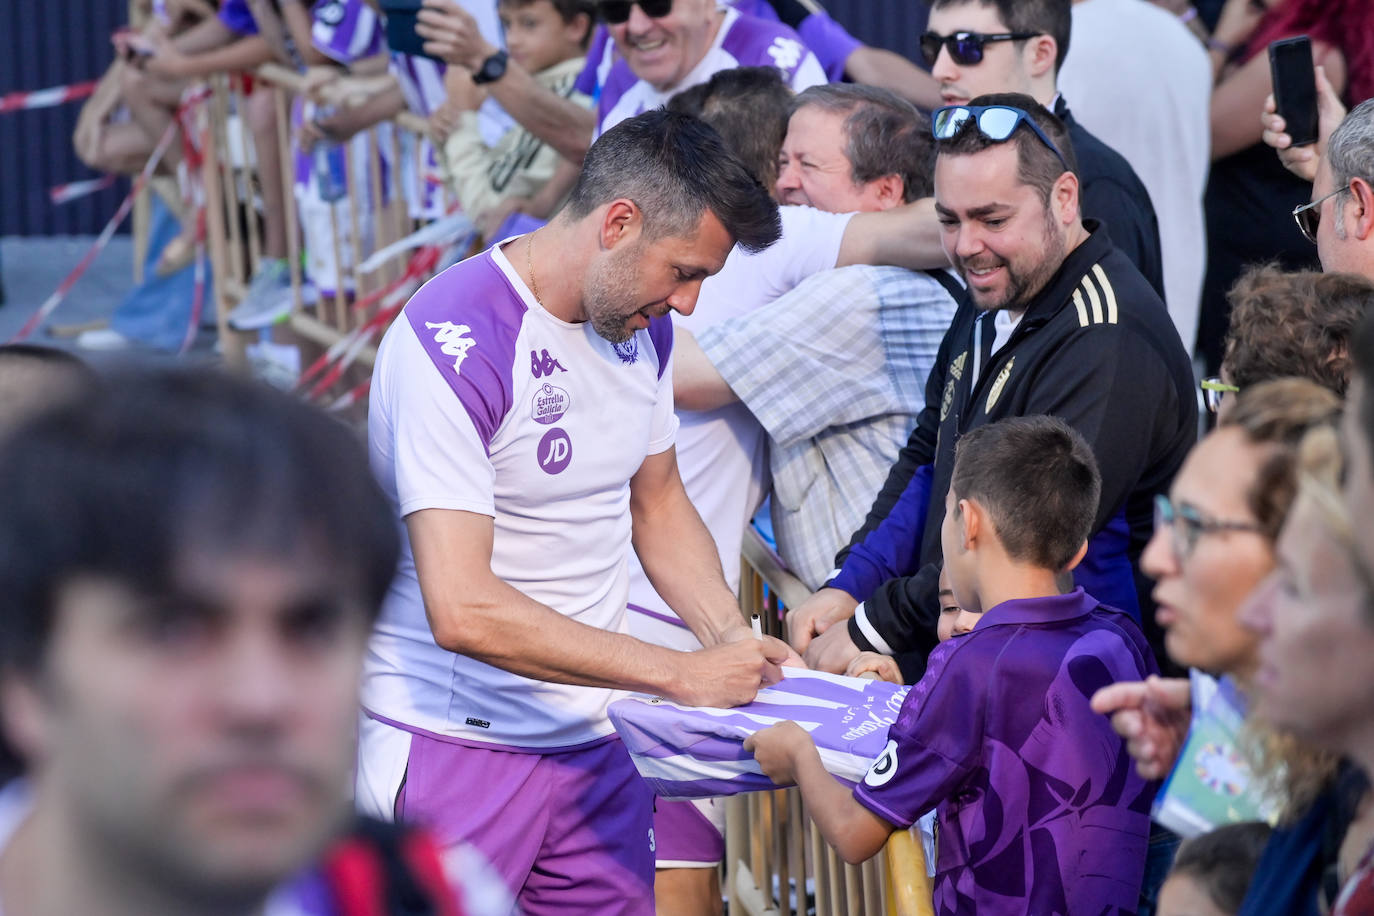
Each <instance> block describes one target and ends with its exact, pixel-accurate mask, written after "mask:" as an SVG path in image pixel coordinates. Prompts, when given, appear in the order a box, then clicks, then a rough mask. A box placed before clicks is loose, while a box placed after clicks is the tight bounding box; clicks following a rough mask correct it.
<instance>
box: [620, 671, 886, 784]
mask: <svg viewBox="0 0 1374 916" xmlns="http://www.w3.org/2000/svg"><path fill="white" fill-rule="evenodd" d="M784 674H785V675H786V676H785V677H784V678H783V679H782V680H781V681H779V682H778V683H776V684H774V685H773V686H772V687H765V688H764V689H763V690H760V691H759V694H758V697H756V698H755V700H754V702H752V703H749V704H748V705H745V706H738V707H735V708H734V709H715V708H710V707H694V706H679V705H678V704H677V703H672V702H669V701H668V700H664V699H660V698H657V697H648V696H642V695H639V696H632V697H628V698H626V699H623V700H617V701H616V702H614V703H612V704H611V706H610V710H609V712H610V717H611V722H612V724H614V725H615V729H616V731H617V732H619V734H620V738H621V740H622V741H624V742H625V747H626V749H627V750H629V752H630V757H631V758H632V759H633V760H634V762H635V766H636V767H637V768H638V769H639V775H640V776H642V777H644V781H645V782H647V783H648V784H649V786H650V787H651V788H652V789H653V790H654V793H655V794H656V795H658V796H660V797H662V798H707V797H711V796H717V795H734V794H735V793H737V792H755V791H759V790H762V789H776V788H778V787H777V786H776V785H774V784H773V782H772V781H771V780H769V779H768V777H766V776H764V775H763V773H762V772H761V771H760V770H759V765H758V764H757V763H756V762H755V761H754V757H753V755H752V754H749V753H748V752H746V751H745V750H744V739H746V738H748V737H749V736H750V735H752V734H753V733H754V732H756V731H759V730H760V729H764V728H767V727H768V726H770V725H773V724H775V723H777V722H784V721H789V720H790V721H792V722H796V723H797V724H798V725H800V726H801V727H802V728H804V729H806V730H807V732H809V733H810V734H811V738H812V740H814V741H815V742H816V748H817V749H818V750H819V751H820V755H821V762H822V763H823V764H824V765H825V768H826V770H827V771H828V772H830V773H831V774H833V775H834V776H837V777H839V778H840V779H843V780H845V781H847V782H851V783H857V782H858V781H859V780H861V779H863V776H864V773H866V772H867V771H868V768H869V766H870V765H871V764H872V763H873V761H874V760H875V759H877V757H878V756H879V755H880V754H881V753H882V752H883V749H884V747H886V745H887V729H888V726H890V725H891V724H892V723H893V722H894V721H896V719H897V713H898V711H899V710H901V708H902V701H903V700H904V699H905V698H906V693H907V690H908V689H910V688H908V687H899V686H897V685H896V684H890V683H887V682H886V681H872V680H864V679H862V678H856V677H842V676H840V675H836V674H825V673H824V672H820V671H810V670H807V669H804V668H786V669H784Z"/></svg>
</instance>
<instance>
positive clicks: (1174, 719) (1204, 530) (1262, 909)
mask: <svg viewBox="0 0 1374 916" xmlns="http://www.w3.org/2000/svg"><path fill="white" fill-rule="evenodd" d="M1340 412H1341V401H1340V399H1339V398H1338V397H1337V396H1336V395H1335V394H1334V393H1332V392H1331V391H1329V390H1328V389H1326V388H1323V387H1321V386H1319V385H1317V384H1316V383H1315V382H1312V381H1308V380H1305V379H1297V378H1286V379H1278V380H1273V381H1267V382H1263V383H1260V384H1257V385H1254V386H1249V387H1247V388H1246V389H1245V390H1244V391H1242V392H1241V393H1240V395H1239V396H1238V397H1237V398H1235V404H1234V405H1233V407H1232V408H1231V409H1230V410H1228V411H1227V412H1226V414H1225V415H1224V416H1223V418H1222V420H1221V423H1220V425H1219V426H1218V427H1217V429H1216V430H1215V431H1213V432H1212V433H1211V434H1209V435H1208V436H1206V437H1205V438H1204V439H1203V440H1202V441H1201V442H1199V443H1198V445H1197V446H1196V447H1195V448H1194V449H1193V451H1192V452H1191V453H1189V456H1188V460H1187V461H1186V462H1185V463H1184V465H1183V467H1182V469H1181V470H1180V471H1179V474H1178V476H1177V478H1175V480H1174V485H1173V488H1172V489H1171V491H1170V494H1169V496H1168V497H1167V498H1166V497H1162V496H1161V497H1160V499H1159V503H1158V506H1157V510H1156V519H1157V521H1156V526H1155V533H1154V537H1153V538H1152V539H1151V541H1150V543H1149V544H1148V545H1147V546H1146V548H1145V553H1144V554H1143V555H1142V557H1141V569H1142V571H1144V572H1145V573H1147V574H1148V575H1150V576H1151V577H1153V578H1154V579H1155V581H1156V586H1155V591H1154V597H1155V599H1156V601H1157V602H1158V611H1157V620H1158V621H1159V623H1160V624H1161V626H1163V627H1164V628H1165V646H1166V648H1167V650H1168V652H1169V655H1170V657H1171V658H1172V659H1173V660H1174V661H1175V662H1177V663H1179V664H1181V665H1186V666H1188V667H1191V668H1198V669H1201V670H1203V671H1205V672H1207V673H1209V674H1212V675H1216V676H1222V675H1226V676H1230V677H1232V678H1234V679H1235V680H1236V681H1237V683H1238V684H1239V685H1240V686H1241V688H1242V690H1243V691H1245V692H1247V693H1248V691H1249V690H1250V689H1251V685H1252V684H1253V683H1254V678H1255V674H1256V671H1257V669H1258V668H1259V664H1260V655H1259V641H1260V636H1259V634H1257V633H1256V632H1255V631H1254V630H1253V629H1251V628H1249V627H1247V626H1246V625H1245V624H1244V623H1243V622H1242V612H1243V608H1244V607H1245V605H1246V602H1247V600H1248V599H1249V598H1250V596H1251V595H1252V594H1253V593H1255V592H1256V590H1257V589H1259V588H1260V587H1261V585H1262V584H1265V583H1266V582H1267V581H1269V577H1270V576H1271V574H1273V572H1274V570H1275V568H1276V563H1277V556H1276V553H1275V544H1276V541H1277V539H1278V536H1279V531H1280V529H1281V528H1282V527H1283V525H1284V523H1285V520H1286V518H1287V517H1288V514H1289V509H1290V507H1291V505H1292V503H1293V499H1294V496H1295V494H1296V492H1297V488H1298V476H1299V475H1298V455H1299V449H1300V446H1301V443H1302V441H1303V439H1304V437H1305V436H1307V435H1308V434H1309V433H1311V431H1312V430H1326V431H1328V432H1330V433H1331V434H1332V435H1334V433H1335V429H1336V425H1337V423H1338V421H1339V417H1340ZM1188 695H1189V694H1188V682H1187V680H1183V679H1178V680H1172V679H1167V680H1155V681H1154V682H1152V683H1149V684H1144V683H1137V684H1116V685H1113V686H1112V687H1109V688H1106V689H1104V690H1103V691H1100V692H1099V693H1098V695H1097V696H1095V697H1094V698H1093V707H1094V708H1095V709H1097V710H1098V711H1099V712H1109V713H1113V725H1114V726H1115V727H1116V728H1117V730H1118V731H1119V732H1120V733H1121V734H1123V735H1124V736H1125V737H1126V738H1127V748H1128V750H1129V751H1130V753H1131V754H1132V756H1134V757H1135V758H1136V761H1137V767H1138V769H1139V770H1140V772H1141V774H1142V775H1144V776H1146V777H1147V778H1162V777H1164V776H1166V775H1168V773H1169V771H1170V770H1171V769H1172V768H1173V765H1174V762H1175V759H1176V758H1177V756H1178V753H1179V750H1180V748H1181V745H1182V743H1183V739H1184V737H1185V736H1186V734H1187V730H1188V723H1189V710H1188ZM1250 732H1251V733H1250V742H1251V745H1252V757H1253V760H1252V764H1253V766H1254V768H1255V770H1256V772H1257V773H1258V774H1259V775H1260V776H1261V778H1265V779H1267V780H1268V781H1269V782H1270V783H1271V784H1273V785H1275V787H1276V788H1277V789H1278V790H1279V791H1280V792H1281V793H1282V795H1283V796H1284V798H1283V801H1284V806H1283V811H1282V814H1281V824H1280V829H1279V830H1277V831H1275V833H1274V836H1273V837H1272V838H1271V840H1270V846H1269V847H1267V848H1266V853H1265V857H1266V858H1265V860H1264V861H1263V862H1262V863H1261V868H1260V869H1258V870H1257V873H1256V874H1257V877H1256V882H1257V885H1259V886H1261V887H1262V890H1260V891H1259V892H1257V891H1256V890H1254V889H1252V892H1251V893H1250V894H1249V895H1248V896H1247V898H1246V905H1245V906H1244V907H1242V909H1241V911H1240V912H1241V913H1242V914H1245V916H1257V914H1265V913H1273V914H1290V913H1309V912H1310V913H1313V914H1315V913H1316V912H1317V910H1316V901H1317V896H1318V892H1319V890H1320V889H1321V888H1322V886H1323V883H1324V876H1325V874H1326V872H1327V869H1328V866H1330V865H1332V864H1333V862H1334V861H1335V856H1334V854H1328V853H1326V852H1324V850H1325V849H1326V848H1327V847H1330V848H1331V849H1339V848H1340V845H1341V843H1342V840H1343V838H1345V837H1346V836H1347V828H1348V827H1349V825H1350V821H1351V818H1352V816H1353V807H1354V806H1353V804H1351V803H1350V802H1349V800H1348V799H1347V798H1345V796H1346V795H1347V794H1349V793H1350V792H1353V793H1354V794H1356V795H1357V796H1358V795H1361V794H1363V791H1364V784H1363V782H1362V781H1361V780H1360V779H1359V777H1358V775H1357V774H1349V773H1347V771H1345V770H1342V769H1340V768H1338V760H1337V759H1336V758H1335V757H1334V756H1332V755H1330V754H1324V753H1320V752H1313V751H1312V750H1311V749H1309V748H1307V747H1305V746H1303V745H1301V744H1298V743H1296V742H1294V741H1293V740H1292V739H1291V737H1289V736H1286V735H1280V734H1277V733H1274V732H1273V731H1272V730H1270V729H1268V728H1266V727H1264V726H1256V727H1253V728H1251V729H1250ZM1366 829H1367V827H1364V826H1362V827H1361V828H1360V830H1358V831H1352V832H1351V833H1350V835H1351V837H1352V840H1353V841H1355V842H1357V843H1358V842H1359V839H1358V838H1360V837H1363V836H1364V835H1365V834H1364V831H1365V830H1366ZM1265 862H1268V863H1269V864H1268V866H1266V865H1265ZM1276 863H1277V865H1276Z"/></svg>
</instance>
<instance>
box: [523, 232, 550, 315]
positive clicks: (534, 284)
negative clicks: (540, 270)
mask: <svg viewBox="0 0 1374 916" xmlns="http://www.w3.org/2000/svg"><path fill="white" fill-rule="evenodd" d="M525 269H526V270H527V271H528V272H529V275H530V292H532V293H534V301H535V302H538V303H539V307H540V308H541V309H542V308H544V300H543V299H541V298H539V281H538V280H536V279H535V278H534V233H533V232H531V233H530V234H529V235H527V236H525ZM546 311H547V309H546Z"/></svg>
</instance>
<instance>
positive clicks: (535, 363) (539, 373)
mask: <svg viewBox="0 0 1374 916" xmlns="http://www.w3.org/2000/svg"><path fill="white" fill-rule="evenodd" d="M555 369H557V370H558V371H559V372H567V371H568V370H567V369H564V368H563V364H562V363H560V362H559V361H558V360H556V359H554V358H553V357H552V356H550V355H549V351H548V350H543V351H541V352H538V353H536V352H535V351H533V350H531V351H530V375H533V376H534V377H535V378H543V377H544V376H546V375H553V370H555Z"/></svg>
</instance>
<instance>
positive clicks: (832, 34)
mask: <svg viewBox="0 0 1374 916" xmlns="http://www.w3.org/2000/svg"><path fill="white" fill-rule="evenodd" d="M797 33H798V34H799V35H801V40H802V44H804V45H806V46H807V47H808V48H810V49H811V53H812V54H815V55H816V60H817V61H819V62H820V65H821V68H822V69H823V70H825V76H826V78H827V79H828V80H830V81H831V82H832V83H838V82H839V81H840V80H842V79H844V65H845V62H846V61H848V60H849V55H851V54H853V53H854V52H855V51H857V50H858V49H859V48H862V47H863V46H864V43H863V42H862V41H859V39H857V38H855V37H854V36H853V35H850V34H849V32H848V31H847V30H846V29H845V27H844V26H842V25H840V24H839V23H838V22H836V21H835V20H834V19H831V18H830V16H829V15H827V14H826V13H825V12H823V11H822V12H819V13H812V14H811V15H810V16H807V17H806V18H805V19H803V20H802V23H801V25H800V26H798V27H797Z"/></svg>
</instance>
